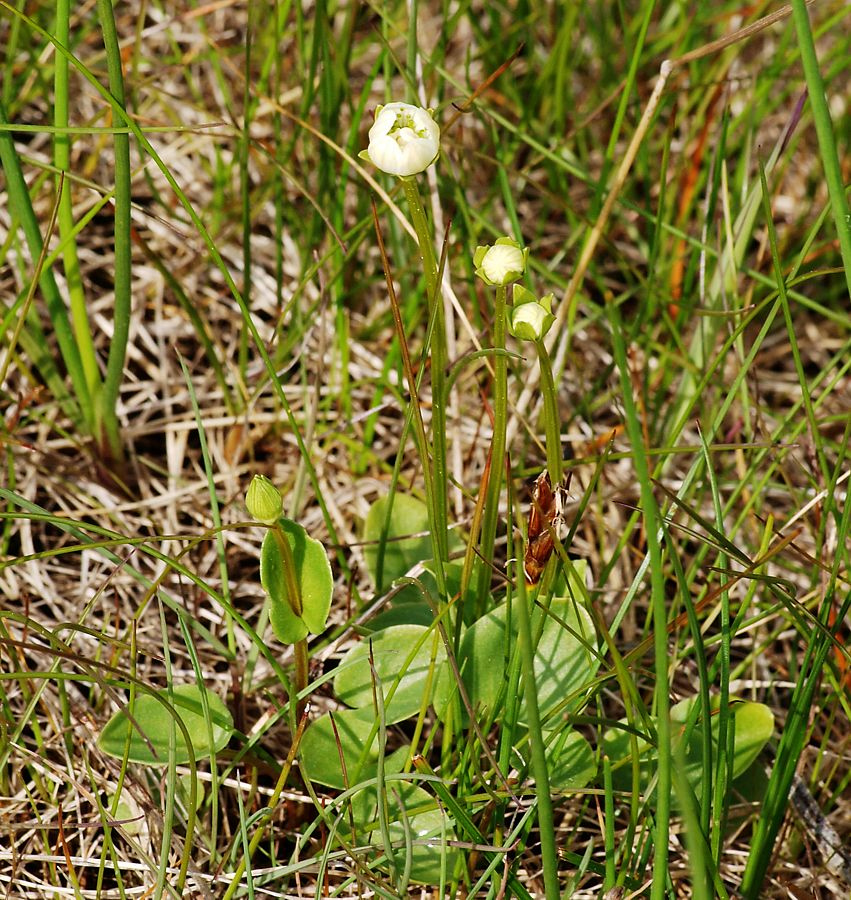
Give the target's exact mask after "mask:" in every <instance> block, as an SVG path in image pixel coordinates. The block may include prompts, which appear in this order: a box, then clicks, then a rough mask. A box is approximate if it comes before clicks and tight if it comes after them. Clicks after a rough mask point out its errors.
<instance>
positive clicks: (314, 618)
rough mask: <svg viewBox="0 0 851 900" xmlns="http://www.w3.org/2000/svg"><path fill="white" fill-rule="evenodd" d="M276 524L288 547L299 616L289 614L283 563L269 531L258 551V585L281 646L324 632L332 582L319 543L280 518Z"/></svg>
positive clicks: (329, 565)
mask: <svg viewBox="0 0 851 900" xmlns="http://www.w3.org/2000/svg"><path fill="white" fill-rule="evenodd" d="M280 524H281V528H282V529H283V530H284V534H285V535H286V537H287V540H289V543H290V547H292V552H293V561H294V563H295V568H296V572H295V575H296V582H297V584H298V586H299V591H300V593H301V602H302V613H301V615H300V616H298V615H296V614H295V612H293V609H292V607H291V606H290V603H289V601H288V599H287V589H286V582H285V580H284V562H283V559H282V554H281V551H280V548H279V547H278V543H277V540H276V539H275V535H274V533H273V532H272V531H271V530H269V531H267V532H266V537H264V538H263V546H262V548H261V550H260V583H261V584H262V585H263V589H264V590H265V591H266V593H267V594H268V595H269V600H270V604H271V605H270V608H269V621H270V622H271V623H272V630H273V631H274V632H275V635H276V637H277V638H278V640H279V641H281V643H283V644H295V643H296V642H298V641H302V640H304V639H305V638H306V637H307V635H308V634H319V633H321V632H322V631H323V630H324V629H325V623H326V621H327V619H328V613H329V611H330V609H331V595H332V594H333V591H334V580H333V578H332V576H331V564H330V563H329V562H328V554H327V553H326V552H325V548H324V547H323V546H322V544H321V543H320V542H319V541H317V540H314V538H312V537H309V536H308V534H307V532H306V531H305V530H304V528H302V526H301V525H299V524H298V523H296V522H292V521H290V520H289V519H281V520H280Z"/></svg>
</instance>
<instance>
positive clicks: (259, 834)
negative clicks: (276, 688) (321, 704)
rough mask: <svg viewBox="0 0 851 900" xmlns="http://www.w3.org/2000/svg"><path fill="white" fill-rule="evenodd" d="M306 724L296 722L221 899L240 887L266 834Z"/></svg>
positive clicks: (232, 893) (301, 719)
mask: <svg viewBox="0 0 851 900" xmlns="http://www.w3.org/2000/svg"><path fill="white" fill-rule="evenodd" d="M306 725H307V719H304V718H300V719H299V723H298V730H297V731H296V734H295V738H294V739H293V742H292V746H291V747H290V752H289V754H288V756H287V761H286V762H285V763H284V765H283V767H282V769H281V772H280V774H279V775H278V780H277V782H276V783H275V787H274V789H273V790H272V796H271V797H269V802H268V804H267V805H266V810H265V811H264V813H263V815H262V817H261V818H260V820H259V821H258V822H256V827H255V829H254V834H253V835H252V836H251V841H250V842H249V844H248V852H247V853H246V854H245V855H244V856H243V857H242V859H241V860H240V861H239V864H238V865H237V867H236V871H235V872H234V873H233V878H232V879H231V882H230V884H229V885H228V889H227V890H226V891H225V893H224V896H223V898H222V900H231V898H232V897H233V896H234V894H235V893H236V892H237V890H239V889H240V888H241V887H242V876H243V875H244V874H245V867H246V865H249V864H250V863H251V860H252V858H253V856H254V853H255V852H256V850H257V848H258V847H259V846H260V841H262V840H263V835H265V834H266V827H267V826H268V825H269V824H271V822H272V818H273V817H274V815H275V812H276V811H277V809H278V803H279V802H280V800H281V794H283V792H284V788H285V787H286V784H287V779H288V778H289V776H290V772H291V771H292V766H293V760H294V759H295V755H296V751H297V750H298V747H299V745H300V744H301V736H302V734H304V728H305V726H306Z"/></svg>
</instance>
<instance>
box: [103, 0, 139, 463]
mask: <svg viewBox="0 0 851 900" xmlns="http://www.w3.org/2000/svg"><path fill="white" fill-rule="evenodd" d="M97 10H98V19H99V20H100V27H101V31H102V32H103V43H104V49H105V50H106V68H107V73H108V76H109V91H110V93H111V94H112V97H113V98H114V100H115V101H116V103H117V104H118V106H119V107H120V108H121V109H122V110H124V109H125V108H126V103H125V99H124V73H123V71H122V67H121V48H120V47H119V44H118V32H117V31H116V28H115V17H114V14H113V9H112V0H97ZM113 149H114V154H115V156H114V158H115V312H114V314H113V320H112V340H111V341H110V344H109V356H108V357H107V363H106V375H105V376H104V380H103V387H102V389H101V392H100V396H99V397H98V403H97V410H96V415H97V417H98V423H97V424H98V430H100V429H102V433H101V434H98V435H97V438H98V440H99V441H101V443H102V446H103V440H104V439H105V446H103V449H104V450H106V451H107V452H108V453H109V454H110V457H111V460H112V461H113V462H116V463H120V462H121V461H122V460H123V458H124V449H123V446H122V443H121V435H120V433H119V429H118V418H117V416H116V412H115V408H116V406H117V403H118V394H119V391H120V390H121V382H122V379H123V378H124V360H125V357H126V354H127V341H128V336H129V334H130V307H131V300H130V295H131V283H130V281H131V279H130V251H131V240H130V135H129V134H127V133H126V132H124V131H123V130H118V131H116V133H115V135H114V136H113Z"/></svg>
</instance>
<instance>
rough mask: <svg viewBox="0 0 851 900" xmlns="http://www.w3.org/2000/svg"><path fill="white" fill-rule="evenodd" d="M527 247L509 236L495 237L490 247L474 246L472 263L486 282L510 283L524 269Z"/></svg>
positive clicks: (527, 252)
mask: <svg viewBox="0 0 851 900" xmlns="http://www.w3.org/2000/svg"><path fill="white" fill-rule="evenodd" d="M528 255H529V250H528V248H525V247H521V246H520V244H518V243H517V241H515V240H512V239H511V238H510V237H501V238H497V239H496V242H495V243H494V245H493V246H492V247H476V252H475V254H474V255H473V264H474V265H475V266H476V274H477V275H478V276H479V278H481V279H482V281H484V282H485V283H486V284H495V285H506V284H511V282H512V281H517V279H518V278H519V277H520V276H521V275H522V274H523V273H524V272H525V271H526V258H527V257H528Z"/></svg>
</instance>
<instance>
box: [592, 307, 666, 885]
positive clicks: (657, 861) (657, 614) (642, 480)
mask: <svg viewBox="0 0 851 900" xmlns="http://www.w3.org/2000/svg"><path fill="white" fill-rule="evenodd" d="M607 310H608V313H609V319H610V323H611V332H612V346H613V349H614V355H615V364H616V365H617V368H618V372H619V374H620V381H621V399H622V401H623V408H624V421H625V424H626V430H627V433H628V434H629V440H630V444H631V445H632V453H633V462H634V464H635V474H636V477H637V479H638V483H639V485H640V487H641V509H642V512H643V513H644V524H645V529H644V530H645V536H646V540H647V553H648V555H649V557H650V612H651V615H652V618H653V650H654V670H655V673H656V689H655V695H654V699H655V708H656V721H657V725H656V742H657V754H658V756H657V759H658V769H657V771H658V779H657V782H656V828H655V835H654V839H653V840H654V843H653V853H654V856H653V884H652V886H651V890H650V897H651V900H664V898H665V889H666V885H667V881H668V877H669V873H668V837H669V832H670V817H671V777H672V771H671V721H670V696H669V693H668V629H667V616H668V611H667V607H666V605H665V572H664V570H663V568H662V544H661V536H660V535H661V533H660V524H661V522H660V511H659V507H658V505H657V503H656V497H655V496H654V494H653V481H652V479H651V477H650V468H649V466H648V463H647V451H646V449H645V446H644V435H643V433H642V430H641V420H640V417H639V414H638V409H637V407H636V404H635V399H634V398H633V395H632V382H631V380H630V371H629V364H628V362H627V358H626V345H625V343H624V338H623V335H624V328H623V323H622V321H621V318H620V315H619V313H618V308H617V306H616V305H615V304H613V303H610V304H608V307H607Z"/></svg>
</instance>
